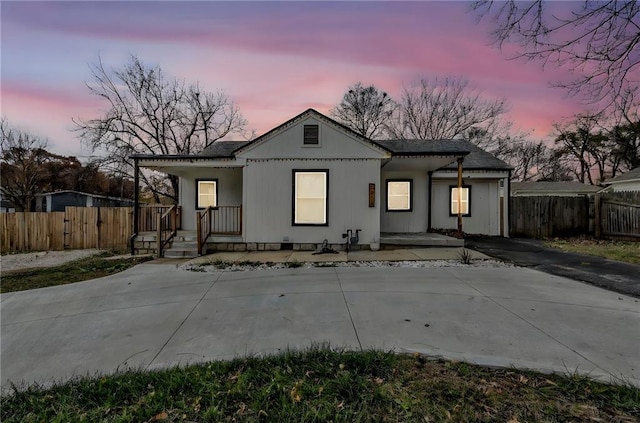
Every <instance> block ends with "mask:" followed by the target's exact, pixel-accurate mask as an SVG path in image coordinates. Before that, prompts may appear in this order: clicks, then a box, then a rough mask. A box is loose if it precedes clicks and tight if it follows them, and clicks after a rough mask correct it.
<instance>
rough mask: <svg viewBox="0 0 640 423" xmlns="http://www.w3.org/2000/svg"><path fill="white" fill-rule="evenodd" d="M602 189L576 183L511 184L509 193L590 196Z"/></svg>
mask: <svg viewBox="0 0 640 423" xmlns="http://www.w3.org/2000/svg"><path fill="white" fill-rule="evenodd" d="M601 189H602V188H601V187H599V186H597V185H587V184H583V183H582V182H577V181H558V182H550V181H544V182H512V183H511V192H512V193H517V192H531V193H540V194H544V193H576V194H590V193H594V192H598V191H600V190H601Z"/></svg>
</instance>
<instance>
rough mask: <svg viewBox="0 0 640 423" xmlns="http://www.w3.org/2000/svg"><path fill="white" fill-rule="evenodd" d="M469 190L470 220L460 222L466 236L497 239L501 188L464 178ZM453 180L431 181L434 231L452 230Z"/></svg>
mask: <svg viewBox="0 0 640 423" xmlns="http://www.w3.org/2000/svg"><path fill="white" fill-rule="evenodd" d="M464 183H465V185H470V186H471V216H469V217H463V218H462V228H463V231H464V232H466V233H473V234H485V235H500V188H499V183H498V181H497V180H495V179H471V178H465V180H464ZM456 184H457V181H456V180H455V179H445V180H442V179H438V180H435V179H434V181H433V187H432V189H433V191H432V200H433V207H432V210H431V213H432V214H431V219H432V220H431V223H432V226H433V228H434V229H455V228H457V225H458V220H457V216H449V210H450V207H451V204H450V203H449V187H450V186H451V185H456Z"/></svg>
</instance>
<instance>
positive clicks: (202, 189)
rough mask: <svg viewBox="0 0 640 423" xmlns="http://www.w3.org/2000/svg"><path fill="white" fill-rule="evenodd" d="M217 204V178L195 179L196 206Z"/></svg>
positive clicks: (213, 205)
mask: <svg viewBox="0 0 640 423" xmlns="http://www.w3.org/2000/svg"><path fill="white" fill-rule="evenodd" d="M209 206H211V207H217V206H218V180H217V179H207V180H202V179H196V208H197V209H204V208H207V207H209Z"/></svg>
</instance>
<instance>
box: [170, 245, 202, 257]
mask: <svg viewBox="0 0 640 423" xmlns="http://www.w3.org/2000/svg"><path fill="white" fill-rule="evenodd" d="M163 255H164V257H167V258H196V257H198V250H197V248H194V249H190V248H173V247H172V248H169V249H167V250H164V253H163Z"/></svg>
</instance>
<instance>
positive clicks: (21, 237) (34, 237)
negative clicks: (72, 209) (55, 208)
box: [0, 212, 65, 253]
mask: <svg viewBox="0 0 640 423" xmlns="http://www.w3.org/2000/svg"><path fill="white" fill-rule="evenodd" d="M64 216H65V213H64V212H52V213H45V212H16V213H0V225H2V228H1V230H2V241H1V242H0V250H1V251H2V252H3V253H8V252H14V251H26V250H31V251H48V250H62V249H64V219H65V218H64Z"/></svg>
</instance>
